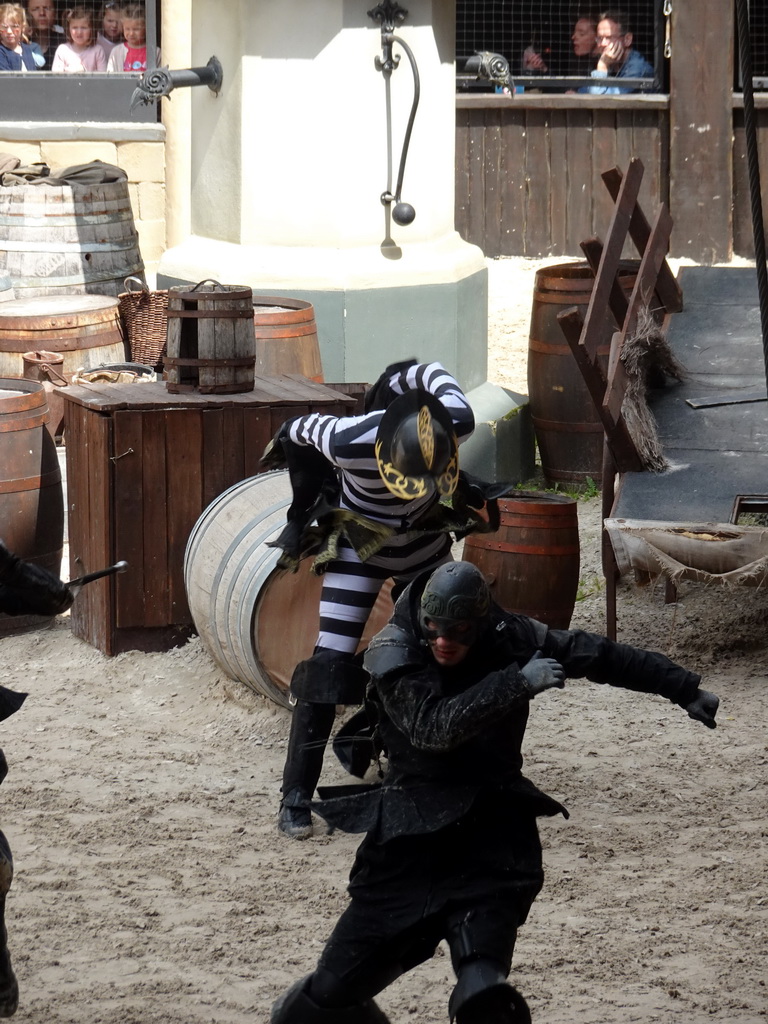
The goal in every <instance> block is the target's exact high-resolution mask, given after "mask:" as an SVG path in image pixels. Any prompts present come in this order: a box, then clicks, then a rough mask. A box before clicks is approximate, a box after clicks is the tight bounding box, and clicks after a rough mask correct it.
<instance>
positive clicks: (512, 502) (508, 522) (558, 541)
mask: <svg viewBox="0 0 768 1024" xmlns="http://www.w3.org/2000/svg"><path fill="white" fill-rule="evenodd" d="M499 511H500V513H501V526H500V527H499V529H498V530H497V531H496V533H471V534H470V535H469V536H468V537H467V538H466V540H465V541H464V554H463V558H464V560H465V561H467V562H472V563H473V564H474V565H476V566H477V567H478V569H480V571H481V572H482V573H483V575H484V576H485V578H486V580H487V581H488V583H489V585H490V588H491V594H492V596H493V599H494V600H495V601H496V603H497V604H500V605H501V607H502V608H504V609H505V610H506V611H509V612H519V613H520V614H522V615H528V616H530V617H531V618H532V619H538V620H539V621H540V622H545V623H546V624H547V625H548V626H550V627H551V628H552V629H568V627H569V625H570V622H571V616H572V615H573V609H574V605H575V603H576V593H577V591H578V587H579V555H580V552H579V518H578V509H577V503H576V501H575V500H574V499H573V498H568V497H566V496H565V495H560V494H546V493H544V492H537V491H520V492H519V493H518V494H515V495H514V496H513V497H507V498H500V499H499Z"/></svg>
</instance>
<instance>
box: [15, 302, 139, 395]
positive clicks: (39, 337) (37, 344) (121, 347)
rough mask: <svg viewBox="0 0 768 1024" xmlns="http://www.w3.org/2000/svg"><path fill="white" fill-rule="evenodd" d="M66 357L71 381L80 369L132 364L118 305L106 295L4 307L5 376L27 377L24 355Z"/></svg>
mask: <svg viewBox="0 0 768 1024" xmlns="http://www.w3.org/2000/svg"><path fill="white" fill-rule="evenodd" d="M37 351H44V352H55V353H59V354H60V355H61V356H63V362H62V364H61V367H60V368H59V369H60V370H61V373H62V375H63V376H64V377H66V378H67V379H68V380H71V378H72V374H73V373H74V372H75V371H76V370H79V369H80V368H81V367H85V369H90V368H91V367H92V366H100V365H101V364H102V363H118V362H122V361H123V360H125V359H126V358H127V355H126V351H125V343H124V341H123V334H122V329H121V326H120V312H119V305H118V301H117V299H113V298H110V297H109V296H107V295H59V296H57V295H45V296H38V297H35V298H23V299H14V300H13V301H12V302H2V303H0V375H3V376H6V377H22V376H23V375H24V353H25V352H37Z"/></svg>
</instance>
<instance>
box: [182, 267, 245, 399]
mask: <svg viewBox="0 0 768 1024" xmlns="http://www.w3.org/2000/svg"><path fill="white" fill-rule="evenodd" d="M255 347H256V343H255V341H254V336H253V291H252V289H250V288H241V287H233V286H231V285H222V284H219V283H218V281H200V282H199V283H198V284H196V285H195V286H194V287H193V288H189V287H187V286H184V285H182V286H180V287H177V288H169V289H168V342H167V345H166V352H167V354H166V355H165V356H164V357H163V365H164V366H165V372H166V378H167V379H166V387H167V389H168V390H169V391H171V392H172V393H174V394H180V393H182V392H186V391H199V392H200V393H201V394H204V395H209V394H222V395H230V394H236V393H238V392H242V391H253V384H254V363H255V361H256V355H255Z"/></svg>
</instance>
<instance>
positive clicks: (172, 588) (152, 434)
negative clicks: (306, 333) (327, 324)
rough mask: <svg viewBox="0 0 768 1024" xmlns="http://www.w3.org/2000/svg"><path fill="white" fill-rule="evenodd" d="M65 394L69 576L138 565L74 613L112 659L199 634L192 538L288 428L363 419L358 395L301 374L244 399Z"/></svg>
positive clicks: (152, 391) (128, 389)
mask: <svg viewBox="0 0 768 1024" xmlns="http://www.w3.org/2000/svg"><path fill="white" fill-rule="evenodd" d="M339 387H340V388H341V387H343V385H339ZM62 394H63V395H64V396H65V398H66V408H65V439H66V457H67V506H68V509H67V510H68V517H69V562H70V578H73V577H77V576H81V575H83V574H84V573H87V572H92V571H94V570H96V569H101V568H104V567H105V566H107V565H111V564H113V563H114V562H116V561H119V560H125V561H127V562H128V565H129V568H128V570H127V571H126V572H124V573H122V574H120V575H119V576H113V577H110V578H108V579H104V580H100V581H98V582H96V583H93V584H90V585H89V586H88V587H86V588H85V589H84V590H83V591H82V593H81V594H80V596H79V597H78V599H77V601H76V602H75V604H74V605H73V607H72V611H71V613H70V614H71V621H72V631H73V633H74V634H75V636H78V637H80V638H81V639H83V640H86V641H88V643H90V644H92V645H93V646H94V647H97V648H98V649H99V650H101V651H102V652H103V653H105V654H109V655H112V654H118V653H120V652H121V651H125V650H136V649H138V650H168V649H170V648H171V647H174V646H178V645H179V644H180V643H183V642H184V640H185V639H187V638H188V637H189V636H190V635H191V634H192V633H193V632H194V628H193V624H192V617H191V614H190V611H189V607H188V604H187V597H186V593H185V590H184V551H185V547H186V543H187V538H188V536H189V533H190V531H191V530H192V527H193V526H194V524H195V523H196V522H197V520H198V518H199V517H200V515H201V514H202V512H203V511H204V510H205V509H206V508H207V506H208V505H209V504H210V503H211V502H212V501H213V499H214V498H216V497H217V496H218V495H219V494H221V493H222V492H223V491H225V490H226V489H227V488H228V487H231V486H232V485H233V484H236V483H238V482H239V481H240V480H243V479H245V478H247V477H249V476H254V475H255V474H257V473H259V472H261V467H260V466H259V460H260V458H261V456H262V454H263V452H264V448H265V446H266V445H267V443H268V442H269V440H270V439H271V438H272V437H273V436H274V434H275V432H276V431H277V429H278V428H279V427H280V425H281V424H282V423H283V422H284V421H285V420H287V419H290V418H292V417H294V416H301V415H304V414H305V413H308V412H314V411H321V412H327V413H330V414H331V415H335V416H343V415H350V414H352V413H354V412H355V411H356V410H355V406H356V399H355V397H353V396H350V395H348V394H346V393H344V392H342V391H341V390H334V388H333V387H332V386H330V387H329V386H327V385H324V384H317V383H314V382H312V381H309V380H307V379H306V378H305V377H302V376H299V375H294V374H286V375H283V376H280V377H257V378H256V382H255V385H254V389H253V391H250V392H246V393H243V394H233V395H201V394H200V393H198V392H189V393H185V394H171V393H170V392H169V391H168V390H167V389H166V387H165V384H164V383H162V382H153V383H147V382H143V383H133V384H103V383H100V384H87V385H81V386H77V387H67V388H65V389H62Z"/></svg>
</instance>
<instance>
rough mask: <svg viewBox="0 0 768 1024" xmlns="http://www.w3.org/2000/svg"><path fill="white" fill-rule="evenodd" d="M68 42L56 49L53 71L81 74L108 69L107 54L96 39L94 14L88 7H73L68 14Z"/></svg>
mask: <svg viewBox="0 0 768 1024" xmlns="http://www.w3.org/2000/svg"><path fill="white" fill-rule="evenodd" d="M66 33H67V42H66V43H62V44H61V46H59V47H57V49H56V56H55V57H54V58H53V65H52V66H51V71H64V72H67V73H68V74H81V73H82V72H83V71H106V70H107V55H106V54H105V53H104V51H103V50H102V48H101V47H100V46H99V44H98V43H97V42H95V41H94V37H95V33H94V31H93V14H92V13H91V11H90V10H88V8H86V7H73V8H71V9H70V10H68V11H67V14H66Z"/></svg>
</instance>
